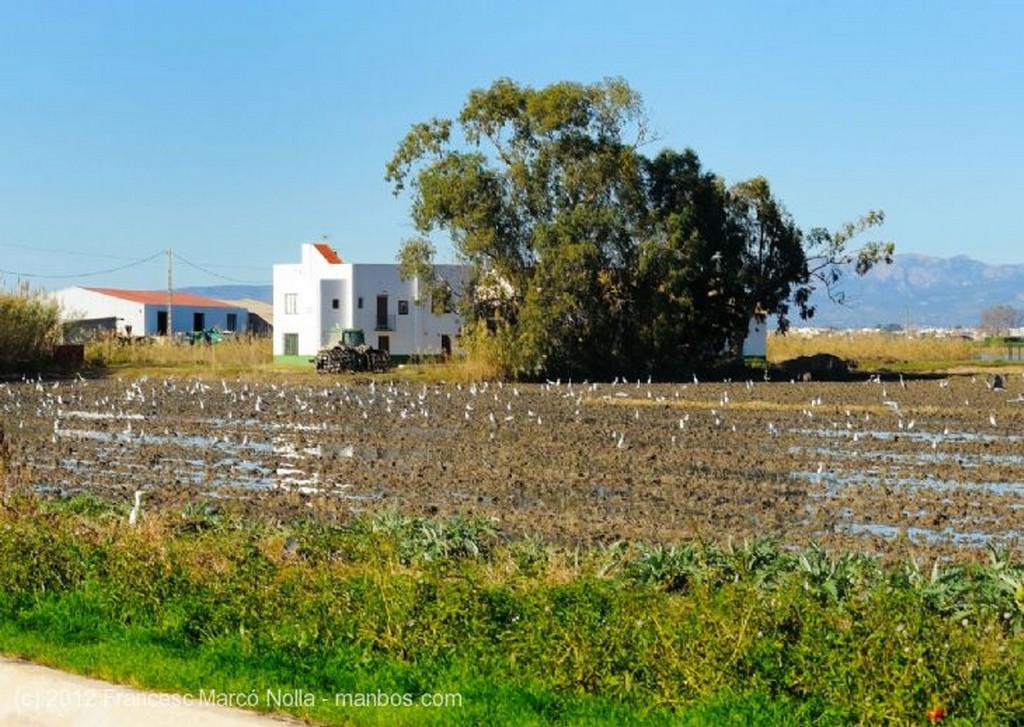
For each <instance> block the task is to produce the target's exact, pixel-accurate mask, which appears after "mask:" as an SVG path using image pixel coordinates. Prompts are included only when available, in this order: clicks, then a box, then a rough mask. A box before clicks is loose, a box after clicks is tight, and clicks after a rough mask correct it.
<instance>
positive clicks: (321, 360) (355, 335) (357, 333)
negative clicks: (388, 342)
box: [313, 328, 391, 374]
mask: <svg viewBox="0 0 1024 727" xmlns="http://www.w3.org/2000/svg"><path fill="white" fill-rule="evenodd" d="M313 361H314V363H316V370H317V373H321V374H340V373H342V372H345V371H386V370H387V368H388V366H389V365H390V363H391V357H390V356H389V355H388V352H387V351H385V350H383V349H376V348H373V347H372V346H370V345H369V344H367V343H366V337H365V336H364V335H363V329H361V328H346V329H345V330H343V331H342V332H341V340H340V341H338V342H337V343H336V344H334V345H333V346H329V347H327V348H324V349H321V351H320V353H318V354H317V355H316V358H315V359H313Z"/></svg>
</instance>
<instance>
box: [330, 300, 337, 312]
mask: <svg viewBox="0 0 1024 727" xmlns="http://www.w3.org/2000/svg"><path fill="white" fill-rule="evenodd" d="M331 308H333V309H334V310H338V299H337V298H334V299H333V300H331Z"/></svg>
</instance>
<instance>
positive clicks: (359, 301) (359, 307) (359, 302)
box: [356, 298, 363, 310]
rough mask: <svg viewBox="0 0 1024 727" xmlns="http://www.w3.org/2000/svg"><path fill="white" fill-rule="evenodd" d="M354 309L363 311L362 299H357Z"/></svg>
mask: <svg viewBox="0 0 1024 727" xmlns="http://www.w3.org/2000/svg"><path fill="white" fill-rule="evenodd" d="M356 308H358V309H359V310H362V309H363V299H362V298H359V299H358V300H357V301H356Z"/></svg>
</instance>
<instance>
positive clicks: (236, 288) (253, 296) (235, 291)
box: [179, 285, 274, 303]
mask: <svg viewBox="0 0 1024 727" xmlns="http://www.w3.org/2000/svg"><path fill="white" fill-rule="evenodd" d="M179 290H181V291H182V292H183V293H195V294H196V295H205V296H206V297H207V298H216V299H217V300H258V301H261V302H263V303H273V302H274V286H273V285H199V286H192V287H189V288H179Z"/></svg>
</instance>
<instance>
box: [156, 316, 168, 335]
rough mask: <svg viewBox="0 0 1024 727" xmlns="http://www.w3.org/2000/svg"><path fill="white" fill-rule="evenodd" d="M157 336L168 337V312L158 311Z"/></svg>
mask: <svg viewBox="0 0 1024 727" xmlns="http://www.w3.org/2000/svg"><path fill="white" fill-rule="evenodd" d="M156 335H158V336H166V335H167V311H165V310H158V311H157V312H156Z"/></svg>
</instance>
